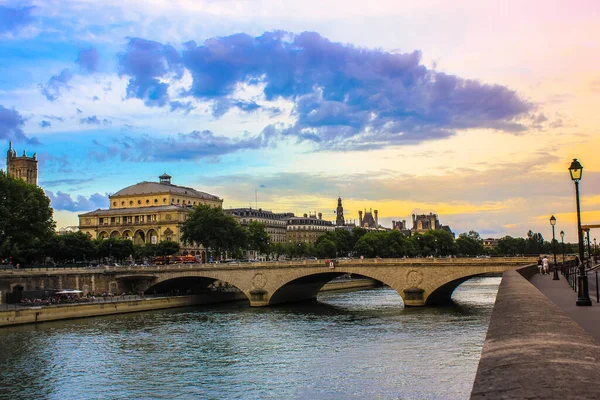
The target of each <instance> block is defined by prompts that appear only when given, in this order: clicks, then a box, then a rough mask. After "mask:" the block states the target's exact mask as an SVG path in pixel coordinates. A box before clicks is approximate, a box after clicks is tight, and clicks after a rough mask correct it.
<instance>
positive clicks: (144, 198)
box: [79, 173, 223, 261]
mask: <svg viewBox="0 0 600 400" xmlns="http://www.w3.org/2000/svg"><path fill="white" fill-rule="evenodd" d="M109 199H110V206H109V209H107V210H102V209H98V210H96V211H91V212H88V213H85V214H80V215H79V230H80V231H81V232H84V233H86V234H88V236H90V237H91V238H92V239H96V238H109V237H110V238H126V239H130V240H133V242H134V243H135V244H146V243H153V244H157V243H159V242H161V241H163V240H169V241H173V242H177V243H179V245H180V246H181V249H182V252H183V253H187V254H193V255H198V256H202V260H203V261H205V260H206V253H205V251H204V250H203V249H202V248H200V247H196V246H194V245H191V244H184V243H183V242H181V226H182V225H183V223H184V222H185V221H186V219H187V216H188V214H190V213H191V212H193V211H194V206H197V205H200V204H207V205H210V206H213V207H222V205H223V200H222V199H220V198H219V197H217V196H214V195H212V194H208V193H204V192H200V191H198V190H196V189H192V188H189V187H185V186H178V185H173V184H172V183H171V176H170V175H167V174H166V173H165V174H163V175H161V176H160V177H159V181H158V182H148V181H144V182H140V183H137V184H135V185H132V186H128V187H126V188H124V189H121V190H119V191H118V192H116V193H115V194H113V195H111V196H109Z"/></svg>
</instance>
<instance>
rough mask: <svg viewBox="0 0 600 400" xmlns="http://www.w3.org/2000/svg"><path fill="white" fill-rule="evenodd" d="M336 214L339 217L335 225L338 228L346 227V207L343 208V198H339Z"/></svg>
mask: <svg viewBox="0 0 600 400" xmlns="http://www.w3.org/2000/svg"><path fill="white" fill-rule="evenodd" d="M335 213H336V214H337V217H336V219H335V225H336V226H344V225H345V221H344V207H342V198H341V197H338V205H337V209H336V210H335Z"/></svg>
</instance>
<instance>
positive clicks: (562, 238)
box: [560, 231, 565, 272]
mask: <svg viewBox="0 0 600 400" xmlns="http://www.w3.org/2000/svg"><path fill="white" fill-rule="evenodd" d="M560 252H561V253H562V264H561V266H560V270H561V272H562V271H564V268H565V231H560Z"/></svg>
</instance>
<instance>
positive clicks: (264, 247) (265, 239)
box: [247, 221, 271, 254]
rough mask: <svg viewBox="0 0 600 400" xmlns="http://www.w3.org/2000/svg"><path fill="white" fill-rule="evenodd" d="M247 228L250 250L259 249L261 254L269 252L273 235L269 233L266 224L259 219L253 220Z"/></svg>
mask: <svg viewBox="0 0 600 400" xmlns="http://www.w3.org/2000/svg"><path fill="white" fill-rule="evenodd" d="M247 229H248V233H247V236H248V248H249V250H257V251H258V252H259V253H261V254H269V253H270V244H271V237H270V236H269V234H268V233H267V227H266V225H265V224H263V223H261V222H258V221H252V222H250V224H249V225H248V228H247Z"/></svg>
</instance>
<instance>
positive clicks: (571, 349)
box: [471, 267, 600, 399]
mask: <svg viewBox="0 0 600 400" xmlns="http://www.w3.org/2000/svg"><path fill="white" fill-rule="evenodd" d="M534 268H535V267H534ZM523 272H524V273H525V275H528V273H529V272H532V271H530V270H529V269H528V270H526V271H523ZM598 371H600V344H599V343H598V342H597V341H596V340H594V338H592V336H590V335H589V334H588V333H587V332H586V331H584V330H583V329H582V328H581V327H580V326H579V325H578V324H577V323H575V322H574V321H573V320H572V319H570V318H569V317H568V316H567V315H566V314H565V313H564V312H563V311H562V310H561V309H560V308H559V307H558V306H557V305H556V304H554V303H553V302H552V301H551V300H549V299H548V298H547V297H546V296H544V295H543V294H542V293H541V292H540V291H539V290H537V289H536V288H535V287H534V286H533V285H532V284H531V283H529V282H528V281H527V280H526V279H525V278H523V276H521V274H520V273H519V272H518V271H506V272H505V273H504V274H503V277H502V282H501V283H500V288H499V290H498V295H497V297H496V303H495V305H494V310H493V312H492V316H491V320H490V326H489V328H488V333H487V337H486V339H485V343H484V345H483V350H482V354H481V359H480V361H479V367H478V369H477V375H476V376H475V383H474V385H473V391H472V392H471V398H472V399H562V398H582V399H597V398H598V397H599V393H600V380H599V379H598Z"/></svg>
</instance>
